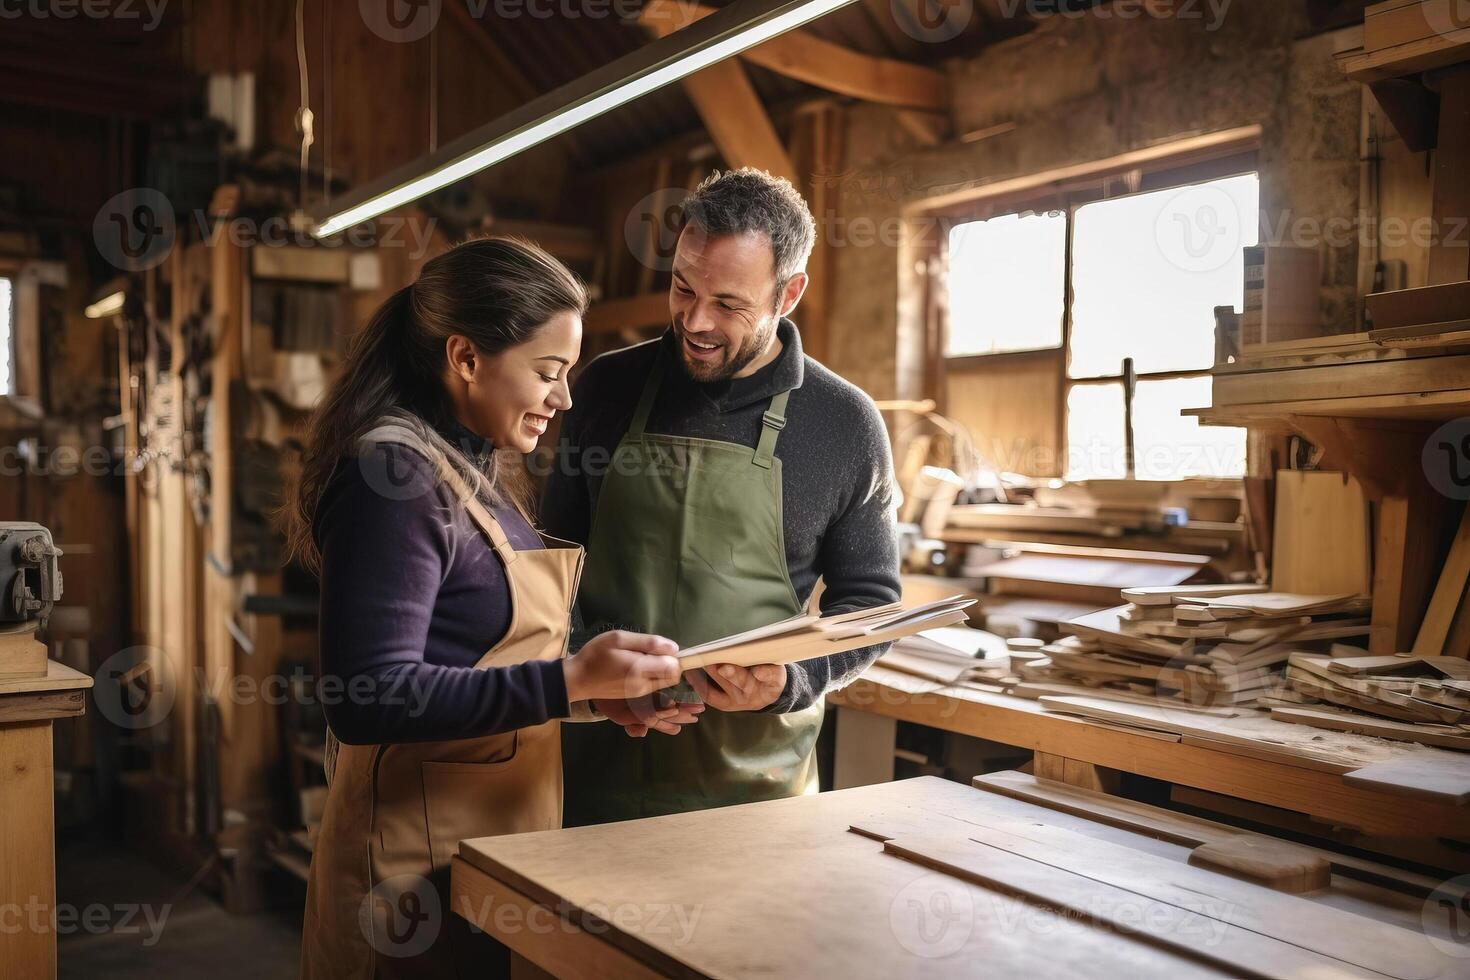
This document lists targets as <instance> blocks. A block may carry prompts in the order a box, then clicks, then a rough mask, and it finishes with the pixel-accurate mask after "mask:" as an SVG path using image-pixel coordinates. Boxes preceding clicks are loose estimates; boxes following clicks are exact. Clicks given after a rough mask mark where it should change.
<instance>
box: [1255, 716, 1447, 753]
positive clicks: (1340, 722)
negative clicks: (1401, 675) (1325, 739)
mask: <svg viewBox="0 0 1470 980" xmlns="http://www.w3.org/2000/svg"><path fill="white" fill-rule="evenodd" d="M1271 717H1272V718H1274V719H1275V720H1277V721H1284V722H1290V723H1292V724H1295V725H1309V726H1311V727H1312V728H1322V729H1326V730H1328V731H1334V732H1350V733H1352V734H1354V735H1372V736H1375V737H1377V738H1389V739H1393V740H1395V741H1399V742H1417V743H1418V744H1420V745H1432V746H1438V747H1439V748H1444V749H1459V750H1460V751H1462V752H1470V732H1467V731H1463V730H1462V729H1458V728H1454V727H1451V726H1449V725H1426V724H1423V723H1414V722H1399V721H1391V720H1389V719H1387V718H1374V717H1373V716H1372V715H1364V714H1359V713H1357V712H1350V711H1340V710H1337V709H1334V708H1328V707H1326V706H1321V705H1318V706H1311V707H1296V706H1291V707H1280V708H1278V707H1273V708H1272V709H1271Z"/></svg>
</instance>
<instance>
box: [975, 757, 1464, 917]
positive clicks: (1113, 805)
mask: <svg viewBox="0 0 1470 980" xmlns="http://www.w3.org/2000/svg"><path fill="white" fill-rule="evenodd" d="M970 784H971V785H972V786H974V787H975V788H976V789H981V790H985V791H986V792H988V793H995V794H997V795H1000V796H1006V797H1009V798H1011V799H1014V800H1021V801H1022V802H1025V803H1032V804H1035V805H1037V806H1043V807H1046V808H1047V809H1049V810H1056V811H1058V812H1061V813H1068V814H1071V815H1073V816H1077V817H1082V818H1084V819H1087V820H1092V821H1096V822H1097V823H1101V824H1106V825H1108V826H1110V827H1118V828H1120V829H1122V830H1127V831H1132V832H1133V833H1138V834H1144V835H1146V836H1148V837H1153V838H1156V839H1158V840H1163V841H1168V842H1169V843H1171V844H1178V845H1179V846H1181V847H1190V848H1193V847H1198V846H1200V845H1201V844H1208V843H1211V842H1223V841H1228V840H1232V839H1234V838H1237V837H1250V838H1255V837H1263V836H1265V835H1262V834H1256V833H1253V832H1251V831H1248V830H1241V829H1239V828H1237V827H1232V826H1230V825H1228V824H1222V823H1216V822H1215V821H1213V820H1207V819H1205V818H1204V817H1195V816H1190V815H1189V814H1184V813H1176V812H1175V811H1173V810H1165V809H1164V808H1162V807H1157V806H1152V805H1150V804H1147V803H1138V802H1135V801H1133V800H1129V799H1126V798H1124V797H1121V796H1113V795H1111V794H1108V793H1099V792H1097V791H1095V790H1089V789H1084V788H1082V787H1080V786H1070V785H1068V784H1066V783H1058V782H1053V781H1051V780H1048V779H1039V778H1037V777H1036V776H1031V775H1028V774H1026V773H1023V772H1016V771H1014V770H1012V771H1004V772H992V773H983V774H981V775H979V776H976V777H974V778H973V779H971V780H970ZM1270 839H1273V840H1274V839H1275V838H1270ZM1296 846H1297V847H1300V848H1302V849H1304V850H1307V851H1310V852H1312V853H1314V854H1316V855H1318V856H1320V857H1321V858H1323V859H1324V860H1325V861H1327V862H1328V863H1329V864H1331V865H1332V870H1333V871H1334V872H1336V873H1337V874H1341V875H1345V876H1347V877H1349V878H1356V879H1358V880H1360V881H1368V882H1372V883H1374V884H1378V885H1383V886H1384V887H1387V888H1391V889H1394V890H1395V891H1401V892H1405V893H1408V894H1413V895H1417V896H1419V897H1421V898H1423V897H1425V896H1428V895H1429V894H1430V893H1431V892H1433V891H1434V890H1435V889H1436V888H1438V887H1439V886H1440V885H1441V882H1440V881H1439V880H1438V879H1437V878H1431V877H1429V876H1427V875H1421V874H1416V873H1414V872H1412V871H1404V870H1403V869H1401V868H1395V867H1390V866H1389V865H1386V864H1379V863H1378V862H1376V861H1370V860H1368V859H1366V858H1360V857H1355V856H1353V855H1350V854H1343V853H1341V852H1339V851H1329V850H1324V849H1322V848H1318V847H1312V846H1310V845H1307V844H1298V845H1296Z"/></svg>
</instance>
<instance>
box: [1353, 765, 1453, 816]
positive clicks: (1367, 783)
mask: <svg viewBox="0 0 1470 980" xmlns="http://www.w3.org/2000/svg"><path fill="white" fill-rule="evenodd" d="M1342 781H1343V782H1345V783H1347V784H1348V785H1349V786H1361V787H1363V788H1364V789H1372V790H1377V791H1378V792H1380V793H1400V794H1402V795H1405V796H1417V797H1423V798H1424V799H1429V800H1439V801H1441V802H1446V803H1453V804H1456V805H1457V806H1464V805H1465V804H1466V803H1467V802H1470V757H1465V758H1463V759H1456V760H1452V764H1449V765H1446V764H1444V763H1443V762H1442V761H1441V760H1439V759H1437V758H1434V759H1431V758H1422V757H1414V758H1408V759H1395V760H1393V761H1392V762H1381V763H1379V764H1378V765H1375V766H1365V767H1364V768H1362V769H1357V770H1354V771H1353V772H1350V773H1348V774H1347V775H1345V776H1343V777H1342Z"/></svg>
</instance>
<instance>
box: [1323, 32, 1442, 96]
mask: <svg viewBox="0 0 1470 980" xmlns="http://www.w3.org/2000/svg"><path fill="white" fill-rule="evenodd" d="M1336 58H1337V67H1338V68H1340V69H1341V70H1342V73H1343V74H1344V75H1346V76H1347V77H1348V78H1350V79H1352V80H1353V81H1355V82H1363V83H1365V84H1367V83H1372V82H1380V81H1383V80H1385V79H1389V78H1402V77H1403V76H1405V75H1416V74H1418V73H1419V72H1422V71H1432V70H1433V69H1435V68H1444V67H1445V66H1447V65H1453V64H1458V63H1459V62H1461V61H1465V60H1470V27H1467V28H1464V29H1462V30H1458V31H1450V32H1449V33H1448V34H1433V35H1431V36H1429V37H1425V38H1420V39H1419V40H1417V41H1412V42H1410V43H1408V44H1396V45H1394V46H1393V47H1390V48H1381V49H1379V50H1377V51H1364V50H1363V49H1362V48H1354V49H1353V50H1350V51H1344V52H1342V53H1341V54H1338V55H1337V56H1336Z"/></svg>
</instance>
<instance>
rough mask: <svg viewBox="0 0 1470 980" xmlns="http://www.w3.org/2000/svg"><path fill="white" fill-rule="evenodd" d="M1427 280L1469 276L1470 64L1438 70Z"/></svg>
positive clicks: (1459, 279)
mask: <svg viewBox="0 0 1470 980" xmlns="http://www.w3.org/2000/svg"><path fill="white" fill-rule="evenodd" d="M1430 213H1431V214H1432V215H1433V216H1434V220H1435V225H1436V228H1437V231H1436V235H1435V243H1434V245H1433V246H1431V248H1430V250H1429V285H1431V286H1434V285H1439V284H1441V283H1447V282H1460V281H1461V280H1464V279H1470V226H1467V224H1466V223H1467V221H1470V64H1462V65H1457V66H1455V67H1454V68H1450V69H1446V70H1445V71H1444V72H1443V73H1442V74H1441V75H1440V87H1439V145H1438V146H1436V147H1435V150H1434V203H1433V206H1432V211H1431V212H1430Z"/></svg>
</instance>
